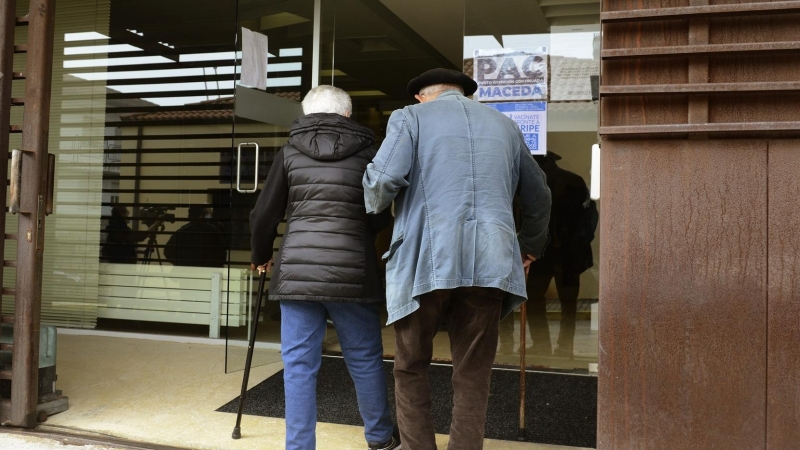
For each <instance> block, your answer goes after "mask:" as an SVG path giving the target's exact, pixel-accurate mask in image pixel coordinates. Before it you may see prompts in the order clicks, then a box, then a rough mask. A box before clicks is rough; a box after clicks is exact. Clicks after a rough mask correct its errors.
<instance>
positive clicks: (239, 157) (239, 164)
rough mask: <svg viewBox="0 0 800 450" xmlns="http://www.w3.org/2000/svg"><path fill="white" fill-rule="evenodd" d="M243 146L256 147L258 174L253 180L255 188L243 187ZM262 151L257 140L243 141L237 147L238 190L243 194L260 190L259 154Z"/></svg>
mask: <svg viewBox="0 0 800 450" xmlns="http://www.w3.org/2000/svg"><path fill="white" fill-rule="evenodd" d="M242 147H255V149H256V176H255V181H254V182H253V183H254V184H253V189H242ZM259 153H260V151H259V147H258V144H257V143H255V142H242V143H241V144H239V146H238V147H237V153H236V190H237V191H239V192H241V193H243V194H253V193H255V192H256V191H258V154H259Z"/></svg>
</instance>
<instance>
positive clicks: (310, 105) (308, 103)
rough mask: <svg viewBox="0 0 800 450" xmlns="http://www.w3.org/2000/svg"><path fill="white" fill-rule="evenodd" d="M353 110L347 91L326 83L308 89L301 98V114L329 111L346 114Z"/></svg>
mask: <svg viewBox="0 0 800 450" xmlns="http://www.w3.org/2000/svg"><path fill="white" fill-rule="evenodd" d="M351 112H353V102H352V101H351V100H350V96H349V95H347V92H345V91H343V90H341V89H339V88H337V87H334V86H329V85H326V84H323V85H319V86H317V87H315V88H314V89H311V90H310V91H308V94H306V98H304V99H303V114H316V113H329V114H339V115H340V116H347V115H349V114H350V113H351Z"/></svg>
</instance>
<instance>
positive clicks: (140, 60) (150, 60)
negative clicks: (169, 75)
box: [64, 56, 174, 69]
mask: <svg viewBox="0 0 800 450" xmlns="http://www.w3.org/2000/svg"><path fill="white" fill-rule="evenodd" d="M172 62H174V61H173V60H171V59H168V58H164V57H163V56H133V57H130V58H102V59H78V60H73V61H64V68H65V69H75V68H80V67H111V66H132V65H138V64H166V63H172Z"/></svg>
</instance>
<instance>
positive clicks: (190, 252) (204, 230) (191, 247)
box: [164, 205, 228, 267]
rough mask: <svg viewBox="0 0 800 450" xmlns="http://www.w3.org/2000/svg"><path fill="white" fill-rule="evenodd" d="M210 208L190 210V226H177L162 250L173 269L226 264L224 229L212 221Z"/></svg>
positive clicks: (192, 208)
mask: <svg viewBox="0 0 800 450" xmlns="http://www.w3.org/2000/svg"><path fill="white" fill-rule="evenodd" d="M211 219H212V213H211V208H208V207H206V206H204V205H195V206H190V207H189V223H187V224H186V225H184V226H182V227H180V228H179V229H178V231H176V232H175V234H173V235H172V237H171V238H170V239H169V241H168V242H167V245H166V246H165V247H164V258H165V259H166V260H167V261H169V262H170V263H171V264H172V265H174V266H193V267H223V266H225V262H226V261H227V247H228V242H227V237H226V233H225V230H224V229H223V228H222V227H221V226H220V225H218V224H215V223H214V222H213V221H212V220H211Z"/></svg>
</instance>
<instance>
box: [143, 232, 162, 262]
mask: <svg viewBox="0 0 800 450" xmlns="http://www.w3.org/2000/svg"><path fill="white" fill-rule="evenodd" d="M158 231H164V224H163V223H162V224H161V226H160V227H158ZM154 252H155V254H156V258H158V265H159V266H161V265H163V263H162V261H161V260H162V259H163V258H162V257H161V249H160V248H158V242H157V241H156V232H155V231H153V232H151V233H150V235H149V236H148V237H147V246H146V247H145V248H144V259H143V262H142V264H143V265H145V266H149V265H150V261H152V260H153V253H154Z"/></svg>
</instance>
